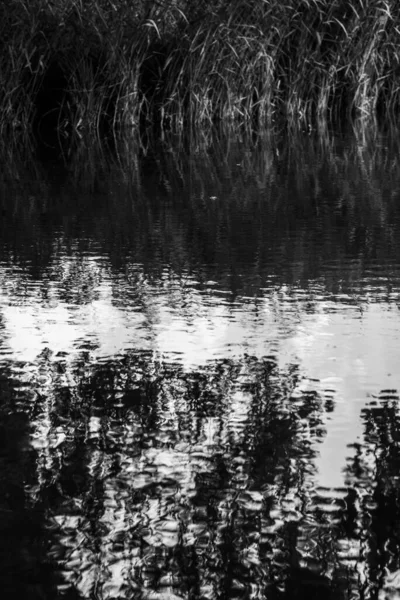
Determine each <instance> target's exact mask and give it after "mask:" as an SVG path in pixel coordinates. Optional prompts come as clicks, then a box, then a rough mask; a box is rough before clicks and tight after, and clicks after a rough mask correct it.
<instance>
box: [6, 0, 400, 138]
mask: <svg viewBox="0 0 400 600" xmlns="http://www.w3.org/2000/svg"><path fill="white" fill-rule="evenodd" d="M399 31H400V4H399V3H398V2H397V0H350V1H349V2H345V3H344V2H342V0H264V1H262V2H261V1H260V0H210V1H208V2H206V1H205V0H204V1H199V0H197V1H195V0H174V1H172V0H171V1H170V0H164V1H162V0H160V1H159V2H154V1H153V0H152V1H151V2H150V1H148V0H137V1H136V2H132V1H131V0H119V2H118V3H116V2H115V1H114V0H87V1H85V2H83V0H29V1H28V0H3V2H2V4H1V6H0V79H1V81H0V83H1V85H0V137H1V139H2V140H3V141H4V140H5V139H10V137H11V138H18V139H19V138H20V136H21V135H22V136H23V137H24V136H26V135H27V134H28V133H29V132H30V131H31V130H32V128H34V127H35V124H36V125H37V126H38V127H39V126H40V124H41V123H45V124H46V126H50V127H51V128H53V129H55V130H57V132H58V135H59V136H60V137H64V136H65V137H68V136H71V135H77V136H78V137H81V136H84V135H86V134H87V133H88V132H89V133H91V134H93V135H96V136H97V135H101V133H102V132H103V131H104V129H108V130H111V131H113V132H115V131H116V130H119V129H123V130H124V131H126V128H127V127H129V128H131V127H135V128H137V127H138V126H139V124H141V125H142V126H144V127H146V126H150V127H153V126H154V125H155V124H156V125H157V126H158V127H161V129H165V128H170V129H172V130H177V131H187V130H188V129H191V128H195V129H196V128H199V127H201V128H205V127H210V126H214V125H215V123H223V124H228V123H230V124H234V125H235V126H236V125H237V124H245V125H247V126H251V127H264V126H265V125H266V124H268V123H271V122H272V121H274V120H278V119H279V118H280V117H285V119H286V120H287V121H288V122H289V123H290V124H297V123H299V122H300V123H304V122H307V123H312V122H313V121H315V120H316V119H318V120H329V119H334V118H337V117H339V116H343V115H345V116H355V115H357V116H359V115H365V116H371V115H372V116H374V115H379V116H382V117H384V118H387V119H389V118H392V119H393V118H394V117H395V115H396V114H397V111H398V109H399V107H400V96H399V94H400V87H399V86H398V83H397V81H398V76H399V73H400V66H399V61H400V59H399V54H398V42H399V35H400V34H399Z"/></svg>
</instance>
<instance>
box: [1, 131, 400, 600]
mask: <svg viewBox="0 0 400 600" xmlns="http://www.w3.org/2000/svg"><path fill="white" fill-rule="evenodd" d="M399 163H400V155H399V148H398V146H397V141H396V137H393V136H389V135H387V134H384V133H377V132H376V131H375V130H369V131H365V130H363V129H360V130H355V131H352V132H348V133H346V134H340V135H339V134H325V135H317V134H313V133H311V134H309V133H303V134H298V135H296V136H294V135H279V136H278V135H276V136H272V135H271V136H265V137H263V138H252V139H248V138H245V137H243V138H240V137H239V138H235V139H225V138H220V139H215V140H211V141H210V140H202V141H201V142H199V141H193V140H192V141H191V142H190V143H189V142H185V143H183V142H181V141H179V140H175V141H174V142H173V143H168V144H167V143H166V142H165V143H161V142H160V143H158V144H157V145H153V146H150V147H149V148H147V149H145V150H143V148H142V149H137V148H135V147H134V148H129V147H125V148H123V147H121V148H118V152H114V153H113V154H112V153H110V154H96V153H95V150H93V149H91V150H88V149H85V148H78V150H77V151H76V152H75V154H73V155H72V156H71V157H70V159H69V161H68V163H67V165H65V166H60V165H59V164H56V163H54V164H50V163H47V162H46V163H39V162H38V163H35V162H25V164H24V165H23V166H21V165H18V164H17V163H13V164H12V165H10V164H6V165H5V166H4V170H3V173H4V176H3V179H2V180H1V182H0V190H1V191H0V194H1V195H0V198H1V200H0V203H1V205H0V208H1V210H2V220H1V223H0V390H1V397H2V403H1V406H0V432H1V440H0V473H1V479H2V485H1V488H0V530H1V533H2V536H1V541H0V585H1V587H2V589H3V590H4V594H5V597H7V598H8V597H10V598H11V597H17V595H18V594H22V595H24V596H25V597H29V598H38V599H39V598H56V597H60V598H88V599H92V598H96V599H97V598H101V599H110V600H111V599H118V600H119V599H121V600H122V599H125V598H134V599H136V598H137V599H143V600H145V599H146V600H147V599H149V600H155V599H157V600H158V599H160V600H161V599H162V600H167V599H168V600H169V599H171V600H173V599H175V598H182V599H187V600H197V599H208V598H209V599H210V600H211V599H221V600H224V599H230V598H232V599H236V598H243V599H247V598H249V599H250V598H251V599H253V598H254V599H260V600H261V599H264V598H268V599H269V598H271V599H278V598H321V597H332V598H346V599H348V598H360V599H361V598H363V599H366V598H371V599H372V598H379V599H381V598H385V597H390V595H391V594H392V595H393V594H394V593H395V592H396V590H397V589H398V588H399V589H400V583H399V581H400V571H399V569H400V564H399V562H400V558H399V556H400V528H399V525H398V523H399V522H400V521H399V516H400V504H399V500H398V496H399V491H398V481H399V475H398V466H399V463H400V452H399V439H400V422H399V410H398V404H399V389H400V372H399V368H398V365H399V364H400V345H399V339H400V316H399V290H400V241H399V240H400V235H399V234H400V219H399V217H400V204H399V199H398V195H399V191H398V190H399V189H400V185H399V184H400V168H399V167H400V164H399Z"/></svg>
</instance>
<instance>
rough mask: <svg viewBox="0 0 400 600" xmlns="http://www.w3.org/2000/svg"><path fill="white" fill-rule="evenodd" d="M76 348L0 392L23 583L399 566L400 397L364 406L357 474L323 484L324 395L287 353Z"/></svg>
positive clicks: (292, 576) (122, 587)
mask: <svg viewBox="0 0 400 600" xmlns="http://www.w3.org/2000/svg"><path fill="white" fill-rule="evenodd" d="M68 361H69V357H68V355H66V354H62V353H60V354H59V355H57V356H53V355H52V353H51V352H50V351H45V352H43V353H42V354H41V355H40V356H39V357H38V360H37V362H36V365H35V367H34V370H35V372H36V374H35V375H34V377H33V379H34V381H32V370H30V371H29V370H28V371H29V375H28V376H29V381H30V382H32V384H33V386H34V388H35V390H34V391H32V390H30V391H29V393H25V392H24V393H22V392H21V391H18V390H17V389H16V387H15V386H14V388H11V387H10V388H9V389H8V388H7V389H8V391H7V390H6V391H5V392H4V394H5V397H6V398H7V399H8V400H7V402H6V406H7V410H5V411H4V414H3V417H2V423H3V427H4V432H3V433H4V435H2V440H3V444H4V448H3V451H2V453H1V460H2V468H3V472H4V473H5V484H4V492H3V490H2V491H1V492H0V500H1V506H0V508H1V510H2V511H3V512H4V510H3V509H6V510H12V511H13V517H12V518H13V519H14V520H15V519H17V521H16V522H17V530H18V528H20V529H21V530H22V526H21V525H20V524H21V523H23V528H24V534H23V537H22V538H21V539H20V538H18V536H17V537H15V538H14V542H13V545H12V546H11V547H12V548H14V550H12V551H11V552H10V553H9V557H10V560H12V561H14V562H17V563H19V565H18V569H20V570H22V571H23V572H24V573H25V572H26V573H29V577H31V578H32V572H34V573H35V575H34V577H33V580H34V584H33V587H32V586H31V584H30V582H29V581H30V580H29V581H27V580H26V578H25V579H24V577H25V575H24V576H21V577H20V578H19V584H18V585H20V586H22V588H23V590H25V589H26V590H28V592H27V595H28V597H32V598H36V597H37V596H35V595H34V594H35V593H36V592H34V591H32V593H31V591H29V590H36V589H39V588H38V587H37V586H40V584H41V583H43V581H45V580H46V585H47V587H49V586H50V585H53V584H52V583H51V582H53V583H54V585H55V581H56V580H57V582H58V590H59V594H60V595H61V596H62V597H64V596H65V595H67V596H65V597H69V598H72V597H78V596H79V597H82V598H91V597H99V598H110V599H111V598H131V597H135V598H136V597H137V598H141V599H142V598H143V599H147V598H149V599H150V598H174V597H182V598H188V599H193V600H194V599H197V598H218V599H225V598H260V599H261V598H266V597H267V598H271V599H272V600H282V599H292V598H295V599H296V598H297V599H299V598H311V599H312V598H315V599H317V598H321V597H323V598H324V599H327V598H335V599H336V598H338V599H339V598H346V599H349V598H353V597H354V598H374V597H377V590H378V589H379V588H381V587H382V586H383V583H384V577H383V573H384V568H388V570H389V572H390V573H395V572H396V571H397V570H398V569H399V565H398V562H399V558H398V556H399V549H400V548H399V546H400V530H399V526H398V520H399V519H398V517H399V510H398V505H399V503H398V500H397V498H398V491H397V486H396V482H397V478H398V475H397V470H398V469H397V467H398V460H399V453H398V449H397V438H398V435H399V432H398V417H397V413H396V410H397V409H396V405H395V399H394V397H393V398H386V399H385V398H384V399H381V401H380V404H379V405H378V404H376V405H375V406H373V405H371V407H370V408H368V410H366V411H365V413H364V418H365V423H366V434H365V440H366V441H365V445H364V447H361V446H360V447H358V449H357V454H356V457H355V459H354V461H353V463H352V464H351V465H349V467H348V486H349V487H347V488H343V489H337V490H327V489H323V488H318V489H315V477H314V476H315V468H314V458H315V455H316V451H317V450H316V448H317V447H318V442H319V441H321V439H322V438H323V436H324V408H323V403H322V401H321V394H320V392H319V391H318V386H317V385H316V384H317V382H312V381H311V382H310V381H308V380H304V379H302V378H301V376H300V374H299V372H298V369H297V367H295V366H293V365H292V366H289V367H287V368H285V369H279V368H278V367H277V365H276V363H275V361H274V359H273V357H269V358H265V359H256V358H253V357H245V358H244V359H243V360H242V361H241V362H238V361H235V360H233V359H232V360H221V361H217V362H213V363H210V364H209V365H208V366H207V367H204V368H203V369H202V370H200V371H198V372H186V371H184V370H183V369H182V368H181V367H179V366H178V365H176V364H173V363H159V362H157V361H156V360H155V359H154V356H153V355H152V353H151V352H148V353H138V354H132V355H130V356H126V357H123V358H121V359H118V360H107V361H103V362H99V363H94V362H92V358H91V355H90V351H85V352H83V353H82V355H81V357H80V359H79V360H77V361H75V362H73V363H69V362H68ZM6 380H7V381H11V380H10V378H8V379H5V381H6ZM19 385H20V387H21V389H22V388H24V382H23V381H22V382H21V383H20V384H19ZM3 387H4V386H3ZM4 389H5V388H4ZM24 389H25V388H24ZM396 398H397V397H396ZM20 409H21V412H23V413H24V414H25V415H26V414H30V415H31V421H32V424H31V437H30V439H31V445H29V444H28V443H25V444H23V439H25V438H26V432H27V427H28V421H27V419H26V416H25V417H24V419H25V420H24V421H23V422H21V418H22V417H21V418H20V417H18V412H19V410H20ZM7 412H8V414H9V415H11V416H8V417H7V416H6V413H7ZM6 431H8V434H7V435H6V433H5V432H6ZM17 431H18V433H17ZM24 432H25V433H24ZM24 436H25V438H24ZM10 461H11V462H10ZM7 465H8V466H7ZM10 465H11V467H10ZM10 468H11V471H10ZM7 469H8V471H7ZM6 482H7V483H6ZM13 490H14V492H15V493H14V492H13ZM15 494H16V495H15ZM7 498H11V499H12V504H13V506H12V508H11V509H10V506H9V505H8V504H7V502H8V500H7ZM31 511H33V512H31ZM1 514H3V513H1ZM1 514H0V517H1ZM44 514H45V515H46V522H47V528H48V531H47V532H46V534H45V533H44V530H43V523H44ZM35 515H37V517H35ZM41 515H42V516H41ZM14 520H11V521H10V522H11V523H14ZM3 521H4V520H2V519H0V525H1V527H3ZM32 523H36V525H34V526H33V525H32ZM7 527H9V525H7ZM7 527H6V528H5V529H4V528H3V529H4V531H5V532H6V533H5V534H4V536H5V537H4V536H3V539H5V540H7V539H8V538H7V535H8V534H7V531H8V530H7ZM12 527H13V528H14V525H12ZM32 527H34V531H33V530H32ZM35 527H36V529H35ZM29 528H31V529H29ZM4 531H3V533H4ZM31 531H32V533H30V532H31ZM13 535H14V529H13ZM18 540H20V541H18ZM36 540H37V541H36ZM45 540H50V541H49V542H45ZM6 543H8V542H5V544H6ZM48 543H50V547H49V546H48ZM1 544H2V542H0V547H1V548H3V546H2V545H1ZM37 544H39V546H40V548H39V549H38V548H37ZM22 548H24V550H22ZM30 548H31V549H32V553H31V550H30ZM4 549H5V546H4ZM2 551H3V550H2ZM20 553H22V555H21V556H22V558H21V556H20ZM32 556H33V557H34V558H32ZM45 556H47V559H48V561H50V562H51V563H52V565H53V567H52V569H53V570H54V571H55V572H56V573H57V575H56V576H55V575H54V576H52V577H49V576H47V575H46V576H45V575H44V571H43V567H41V566H40V565H42V564H44V563H45V562H46V561H45V560H44V559H45ZM16 557H17V558H16ZM4 564H8V563H7V562H5V563H4ZM26 565H28V566H26ZM17 572H18V571H17ZM13 577H14V575H11V576H10V580H9V584H11V583H12V581H13ZM26 577H28V576H26ZM29 577H28V579H29ZM14 578H15V577H14ZM35 578H36V579H35ZM4 581H5V584H4V585H3V587H4V588H5V586H6V585H8V583H7V578H6V579H5V580H4ZM385 582H386V583H387V577H386V579H385ZM43 585H44V584H43ZM43 585H42V588H43ZM29 586H31V587H29ZM35 586H36V587H35ZM18 589H19V588H18ZM43 589H45V588H43ZM46 589H47V588H46ZM53 591H54V590H53ZM43 593H44V594H45V595H44V596H43V597H45V598H47V596H46V593H47V592H46V590H45V591H44V592H43ZM49 593H50V592H49ZM29 594H31V595H30V596H29ZM25 595H26V594H25ZM10 597H13V596H10ZM51 597H55V594H54V593H53V594H51V593H50V595H49V598H51Z"/></svg>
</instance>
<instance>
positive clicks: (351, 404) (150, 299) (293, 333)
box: [0, 260, 400, 487]
mask: <svg viewBox="0 0 400 600" xmlns="http://www.w3.org/2000/svg"><path fill="white" fill-rule="evenodd" d="M99 262H100V261H99ZM103 264H104V263H103ZM90 268H93V269H95V270H96V273H98V272H99V267H98V266H96V261H94V260H92V261H90V264H88V269H90ZM137 268H138V270H140V266H139V265H138V266H137ZM8 275H9V273H8ZM4 279H5V275H4V274H3V276H2V277H1V280H3V281H4ZM139 279H140V288H141V289H140V293H141V297H142V299H143V301H142V302H141V303H138V302H137V301H134V299H133V300H132V302H131V303H128V302H126V301H125V302H123V301H119V302H117V301H116V296H115V288H116V286H119V285H124V284H122V283H121V282H112V281H111V280H110V279H109V278H107V276H104V278H103V279H101V283H99V284H98V286H97V290H96V295H95V296H93V299H92V300H91V301H89V302H87V303H86V304H83V305H82V304H79V303H74V304H72V303H70V304H68V303H67V302H66V301H63V300H62V299H61V298H60V296H59V291H60V283H53V282H52V283H51V284H50V289H48V290H47V299H46V302H44V301H42V299H41V294H40V286H42V285H43V283H42V282H40V283H38V284H37V286H36V288H35V287H30V290H29V296H30V297H29V298H27V295H26V290H25V292H24V295H22V294H21V297H20V300H21V302H19V305H17V302H18V301H19V298H18V294H16V287H15V286H13V292H12V295H11V293H10V295H9V294H7V292H6V291H3V295H2V297H1V300H0V302H1V304H0V306H1V314H2V318H3V335H2V340H1V342H0V354H1V355H2V356H3V359H5V360H7V361H9V360H11V361H15V360H18V361H28V362H30V361H34V360H35V359H36V357H37V356H38V355H39V354H40V352H41V351H42V350H43V349H44V348H45V347H48V348H50V349H51V350H52V351H53V352H54V353H57V352H58V351H62V352H66V353H68V354H69V355H73V354H74V353H75V352H76V351H77V350H79V348H80V347H82V345H83V344H87V343H90V344H91V345H92V347H95V348H96V350H95V351H94V356H96V357H97V358H102V357H112V356H115V355H121V354H124V353H125V352H126V351H127V350H132V349H135V350H153V351H154V352H155V353H156V354H157V355H160V357H161V358H165V359H167V360H174V361H179V362H180V363H181V364H183V366H184V367H185V368H186V369H188V370H189V369H192V368H196V367H198V366H201V365H204V364H205V363H206V362H207V361H212V360H214V359H220V358H227V357H240V356H242V355H243V353H247V354H250V355H255V356H258V357H261V356H265V355H274V356H275V357H276V358H277V361H278V366H280V367H283V366H285V365H287V364H296V365H299V368H300V373H301V374H302V375H303V376H304V378H305V379H307V378H312V379H317V380H319V381H318V383H314V384H313V385H314V388H316V389H317V390H318V391H319V392H320V393H321V395H322V396H324V395H325V396H330V397H331V398H332V399H333V401H334V404H335V407H334V410H333V412H331V413H327V417H326V418H327V421H326V428H327V435H326V437H325V438H324V439H323V443H322V444H321V446H320V458H319V460H318V463H317V467H318V469H319V471H320V481H319V483H320V484H321V485H323V486H327V487H334V486H340V485H342V484H343V475H342V469H343V468H344V466H345V463H346V457H347V456H348V455H349V452H350V451H349V449H348V448H347V445H348V444H350V443H354V442H355V441H356V440H357V437H358V436H360V434H361V433H362V429H361V428H362V422H361V419H360V411H361V409H362V408H363V407H364V406H365V405H366V403H367V402H368V401H369V400H370V399H371V396H373V395H377V394H378V393H379V392H380V391H381V390H383V389H394V390H399V389H400V372H399V370H398V365H399V364H400V345H399V344H398V340H399V337H400V315H399V311H398V309H397V306H396V305H395V304H394V303H391V304H388V303H368V302H365V303H363V305H362V310H360V303H359V305H358V306H356V305H349V304H348V303H347V304H346V303H341V302H339V301H338V299H337V298H336V301H334V300H335V299H334V298H333V297H332V298H329V296H328V295H327V294H325V295H324V296H323V297H320V299H319V300H318V301H317V302H315V295H314V309H313V311H312V312H310V311H308V310H306V308H305V304H306V301H307V300H308V299H309V298H308V295H307V292H305V290H304V289H303V290H300V289H299V290H298V294H297V292H296V290H292V292H291V295H290V296H289V295H287V294H286V292H285V290H284V289H282V288H281V289H280V290H277V288H276V287H273V285H271V286H270V287H268V286H267V285H266V286H264V288H263V297H262V298H261V299H258V300H257V302H255V300H254V299H247V298H246V299H244V298H242V299H240V298H239V299H238V298H236V300H235V303H234V304H231V303H230V302H229V298H228V294H225V293H224V292H221V291H220V290H218V289H216V286H215V285H212V286H210V287H209V288H208V289H206V290H204V289H203V290H200V289H199V285H198V283H197V282H196V281H195V280H194V278H190V279H189V278H186V279H185V280H184V282H183V280H182V277H181V278H178V277H174V276H173V274H171V273H170V274H169V281H168V283H167V284H166V282H165V281H160V282H157V283H154V282H153V283H151V284H150V283H149V282H148V281H146V280H145V279H143V277H142V276H141V277H140V278H139ZM47 286H48V288H49V283H48V282H47ZM3 289H5V288H3ZM370 291H371V290H370ZM136 292H137V290H136ZM172 298H173V301H172V302H171V299H172ZM128 304H129V305H128ZM171 304H173V306H171ZM239 416H240V415H239ZM236 417H238V415H236V416H235V418H236ZM243 418H245V417H243Z"/></svg>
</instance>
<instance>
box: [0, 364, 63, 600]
mask: <svg viewBox="0 0 400 600" xmlns="http://www.w3.org/2000/svg"><path fill="white" fill-rule="evenodd" d="M0 398H1V403H0V597H1V598H2V600H11V599H13V600H14V599H17V598H26V599H27V600H42V599H44V600H46V599H47V598H49V599H50V598H53V597H54V595H55V593H56V592H55V582H54V579H53V578H52V577H51V569H50V567H49V565H48V561H47V559H46V551H47V547H46V543H45V540H46V532H45V515H44V513H43V510H42V509H41V507H40V505H36V506H35V505H33V504H32V503H31V502H30V501H29V497H28V496H27V494H26V492H25V486H27V485H28V486H31V485H34V483H35V482H34V473H35V462H34V460H35V456H34V453H33V452H30V447H29V418H28V414H27V413H26V412H25V411H24V405H25V404H26V403H27V400H28V394H27V391H26V390H25V389H24V387H23V386H21V385H20V382H18V380H17V379H16V378H14V377H13V376H12V374H11V372H10V371H9V370H8V369H6V368H4V367H1V368H0Z"/></svg>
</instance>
